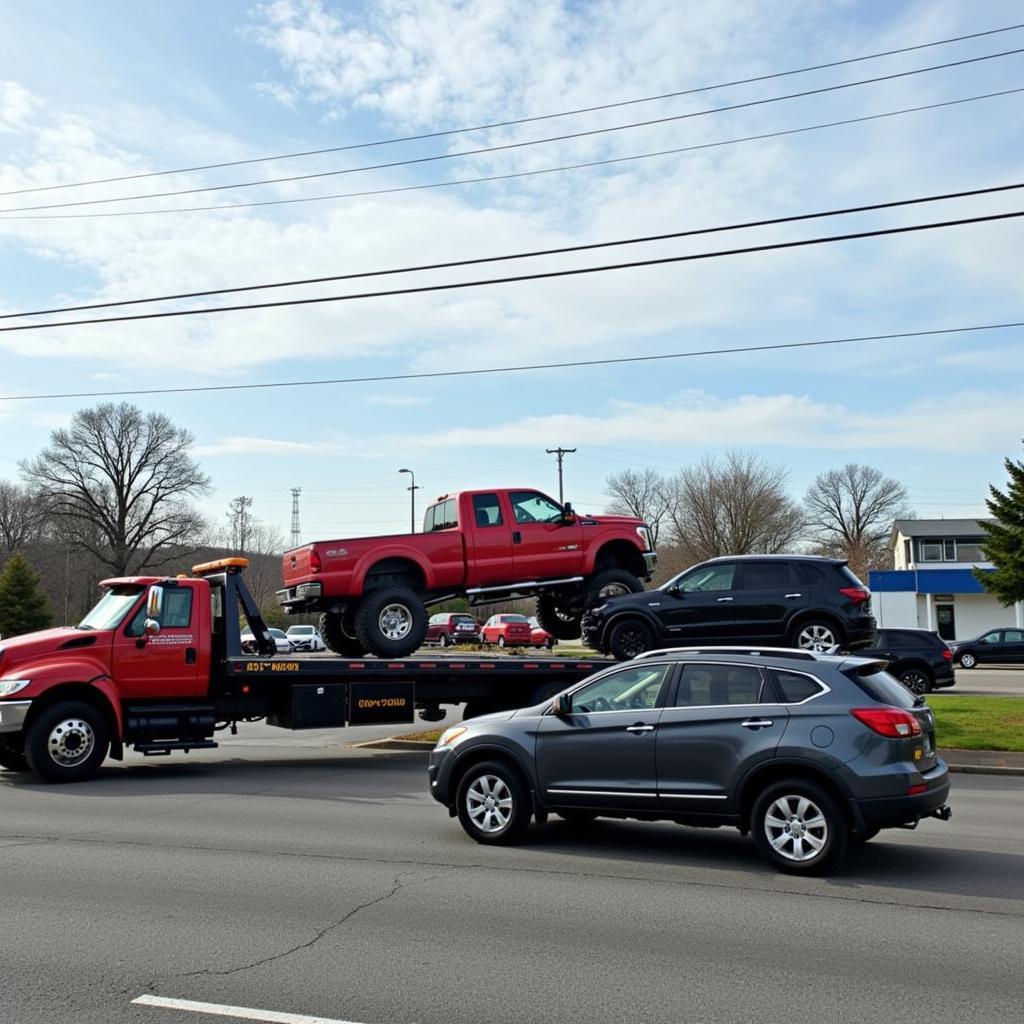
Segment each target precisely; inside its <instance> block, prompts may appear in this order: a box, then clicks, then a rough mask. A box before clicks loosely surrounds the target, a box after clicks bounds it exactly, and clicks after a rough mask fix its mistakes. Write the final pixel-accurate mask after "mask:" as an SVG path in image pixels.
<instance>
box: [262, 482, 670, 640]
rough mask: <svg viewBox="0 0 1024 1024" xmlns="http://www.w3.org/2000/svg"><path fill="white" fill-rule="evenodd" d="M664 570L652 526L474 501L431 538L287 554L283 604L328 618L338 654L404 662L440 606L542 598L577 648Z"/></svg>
mask: <svg viewBox="0 0 1024 1024" xmlns="http://www.w3.org/2000/svg"><path fill="white" fill-rule="evenodd" d="M656 560H657V559H656V555H655V553H654V550H653V544H652V540H651V532H650V529H649V528H648V526H647V524H646V523H644V522H643V521H642V520H640V519H636V518H633V517H631V516H618V515H603V516H589V515H578V514H577V513H575V512H574V511H573V509H572V506H571V505H569V504H566V505H564V506H563V505H560V504H559V503H558V502H557V501H554V500H553V499H552V498H549V497H548V496H547V495H546V494H544V493H542V492H541V491H537V490H532V489H529V488H518V489H515V488H509V489H498V490H489V491H463V492H461V493H459V494H445V495H441V496H440V497H439V498H438V499H437V501H435V502H434V503H433V504H432V505H430V506H429V507H428V508H427V510H426V512H425V514H424V519H423V532H422V533H420V534H412V535H398V536H390V537H362V538H355V539H346V540H330V541H319V542H316V543H313V544H306V545H303V546H302V547H298V548H293V549H292V550H291V551H287V552H285V554H284V559H283V563H284V564H283V575H284V584H285V587H284V589H283V590H281V591H279V592H278V594H277V598H278V601H279V603H280V604H281V605H282V606H284V607H285V608H287V609H288V610H289V611H291V612H311V611H319V612H321V620H320V632H321V635H322V636H323V639H324V643H325V644H326V645H327V646H328V647H329V648H330V649H331V650H332V651H335V652H337V653H339V654H344V655H345V656H347V657H358V656H360V655H362V654H363V653H365V652H366V651H371V652H372V653H373V654H376V655H378V656H379V657H387V658H396V657H403V656H405V655H408V654H411V653H412V652H413V651H415V650H416V648H418V647H419V646H420V644H421V643H422V642H423V639H424V636H425V634H426V630H427V612H426V608H427V607H428V606H429V605H431V604H435V603H438V602H441V601H444V600H449V599H451V598H453V597H460V596H465V597H468V598H469V601H470V604H472V605H478V604H485V603H489V602H494V601H500V600H506V599H510V598H515V597H529V596H536V597H537V599H538V601H537V617H538V619H539V620H540V623H541V625H542V626H543V627H544V629H546V630H547V631H548V632H549V633H551V634H552V635H553V636H555V637H557V638H559V639H563V640H569V639H572V638H573V637H576V636H579V633H580V621H581V619H582V617H583V612H584V611H585V610H586V608H588V607H590V606H591V605H593V604H595V603H598V602H600V601H602V600H604V599H606V598H608V597H613V596H616V595H620V594H628V593H636V592H638V591H640V590H642V589H643V583H642V581H644V580H649V579H650V577H651V573H652V572H653V570H654V565H655V562H656Z"/></svg>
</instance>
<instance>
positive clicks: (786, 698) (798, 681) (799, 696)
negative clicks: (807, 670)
mask: <svg viewBox="0 0 1024 1024" xmlns="http://www.w3.org/2000/svg"><path fill="white" fill-rule="evenodd" d="M772 681H773V682H774V683H775V689H776V690H778V692H779V700H780V702H781V703H782V704H802V703H803V702H804V701H805V700H808V699H809V698H811V697H813V696H814V695H815V694H816V693H821V691H822V686H821V683H819V682H818V681H817V680H815V679H812V678H811V677H810V676H805V675H803V674H802V673H799V672H787V671H785V669H773V670H772Z"/></svg>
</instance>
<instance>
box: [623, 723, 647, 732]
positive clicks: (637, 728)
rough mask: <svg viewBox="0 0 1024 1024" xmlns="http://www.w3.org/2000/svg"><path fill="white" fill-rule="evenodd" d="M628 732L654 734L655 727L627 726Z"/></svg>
mask: <svg viewBox="0 0 1024 1024" xmlns="http://www.w3.org/2000/svg"><path fill="white" fill-rule="evenodd" d="M626 732H654V726H653V725H627V726H626Z"/></svg>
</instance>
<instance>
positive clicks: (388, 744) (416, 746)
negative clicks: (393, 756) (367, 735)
mask: <svg viewBox="0 0 1024 1024" xmlns="http://www.w3.org/2000/svg"><path fill="white" fill-rule="evenodd" d="M348 746H350V747H360V748H361V749H363V750H433V749H434V744H433V743H431V742H430V740H403V739H401V738H400V737H397V736H389V737H387V738H386V739H382V740H364V741H363V742H362V743H349V744H348Z"/></svg>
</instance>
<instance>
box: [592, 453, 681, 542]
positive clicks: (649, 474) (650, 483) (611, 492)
mask: <svg viewBox="0 0 1024 1024" xmlns="http://www.w3.org/2000/svg"><path fill="white" fill-rule="evenodd" d="M604 491H605V494H607V495H608V497H609V498H611V502H610V503H609V505H608V511H609V512H617V513H619V514H620V515H627V516H636V517H637V518H638V519H642V520H643V521H644V522H645V523H647V525H648V526H649V527H650V528H651V536H652V539H653V541H654V543H655V544H657V543H658V534H659V533H660V532H661V527H662V524H663V523H664V521H665V516H666V511H667V510H666V508H665V496H664V491H665V481H664V480H663V479H662V477H661V474H660V473H658V472H656V471H655V470H653V469H624V470H622V471H621V472H619V473H612V475H611V476H609V477H608V479H607V480H606V481H605V485H604Z"/></svg>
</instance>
